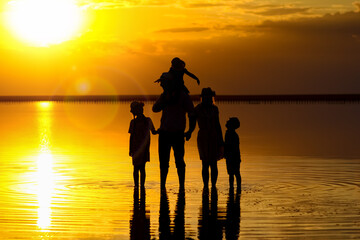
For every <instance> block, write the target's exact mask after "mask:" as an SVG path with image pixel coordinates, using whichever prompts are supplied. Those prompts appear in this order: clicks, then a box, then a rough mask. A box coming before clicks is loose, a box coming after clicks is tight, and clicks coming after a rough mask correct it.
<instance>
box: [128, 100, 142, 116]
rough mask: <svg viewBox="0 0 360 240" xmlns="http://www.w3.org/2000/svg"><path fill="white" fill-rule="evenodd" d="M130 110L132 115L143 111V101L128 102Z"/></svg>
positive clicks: (137, 114)
mask: <svg viewBox="0 0 360 240" xmlns="http://www.w3.org/2000/svg"><path fill="white" fill-rule="evenodd" d="M130 112H131V113H132V114H133V115H134V116H139V115H141V114H143V113H144V103H142V102H137V101H134V102H132V103H131V104H130Z"/></svg>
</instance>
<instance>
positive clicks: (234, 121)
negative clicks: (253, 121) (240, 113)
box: [225, 117, 240, 130]
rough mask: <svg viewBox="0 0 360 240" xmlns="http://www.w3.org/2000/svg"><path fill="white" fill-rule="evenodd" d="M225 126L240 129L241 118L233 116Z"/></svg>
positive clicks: (230, 128)
mask: <svg viewBox="0 0 360 240" xmlns="http://www.w3.org/2000/svg"><path fill="white" fill-rule="evenodd" d="M225 126H226V128H227V129H229V130H235V129H238V128H239V127H240V121H239V119H238V118H237V117H231V118H229V120H228V121H227V122H226V125H225Z"/></svg>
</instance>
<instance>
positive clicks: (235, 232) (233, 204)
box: [225, 188, 241, 240]
mask: <svg viewBox="0 0 360 240" xmlns="http://www.w3.org/2000/svg"><path fill="white" fill-rule="evenodd" d="M240 193H241V190H238V191H237V192H236V194H234V189H233V188H230V189H229V197H228V201H227V205H226V220H225V236H226V239H227V240H233V239H239V233H240V217H241V210H240V196H241V195H240Z"/></svg>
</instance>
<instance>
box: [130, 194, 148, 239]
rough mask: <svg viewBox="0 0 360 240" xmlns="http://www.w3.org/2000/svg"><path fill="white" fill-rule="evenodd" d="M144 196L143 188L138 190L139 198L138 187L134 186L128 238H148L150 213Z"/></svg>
mask: <svg viewBox="0 0 360 240" xmlns="http://www.w3.org/2000/svg"><path fill="white" fill-rule="evenodd" d="M145 198H146V192H145V189H143V188H142V189H141V190H140V199H139V189H138V188H134V207H133V211H132V217H131V219H130V239H133V240H137V239H139V240H144V239H150V215H149V211H147V210H146V201H145Z"/></svg>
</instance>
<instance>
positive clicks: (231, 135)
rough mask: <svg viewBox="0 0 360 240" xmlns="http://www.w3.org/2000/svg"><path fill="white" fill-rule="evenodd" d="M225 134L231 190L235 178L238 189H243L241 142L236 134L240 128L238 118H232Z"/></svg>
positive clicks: (225, 152)
mask: <svg viewBox="0 0 360 240" xmlns="http://www.w3.org/2000/svg"><path fill="white" fill-rule="evenodd" d="M225 126H226V128H227V130H226V133H225V148H224V157H225V159H226V168H227V172H228V174H229V183H230V188H233V187H234V176H235V177H236V184H237V188H238V189H241V175H240V162H241V156H240V147H239V144H240V141H239V136H238V135H237V133H236V131H235V130H236V129H238V128H239V127H240V121H239V119H238V118H236V117H232V118H230V119H229V120H228V121H227V122H226V125H225Z"/></svg>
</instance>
